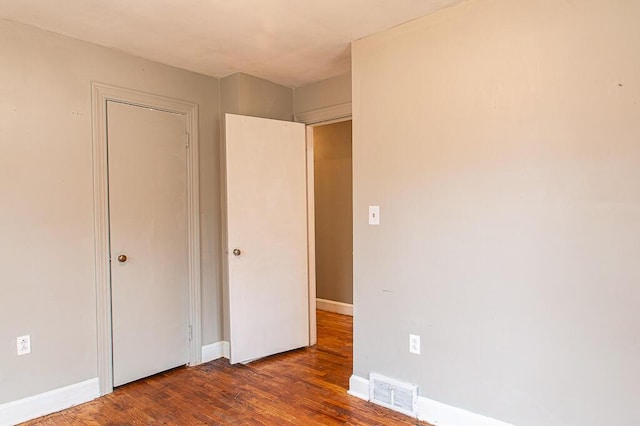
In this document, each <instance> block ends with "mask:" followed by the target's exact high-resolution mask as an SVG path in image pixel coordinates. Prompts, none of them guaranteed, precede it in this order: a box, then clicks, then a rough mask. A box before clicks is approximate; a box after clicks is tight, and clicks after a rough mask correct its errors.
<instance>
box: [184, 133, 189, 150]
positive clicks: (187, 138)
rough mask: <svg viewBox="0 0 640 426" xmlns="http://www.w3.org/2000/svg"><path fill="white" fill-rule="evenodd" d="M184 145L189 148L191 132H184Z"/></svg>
mask: <svg viewBox="0 0 640 426" xmlns="http://www.w3.org/2000/svg"><path fill="white" fill-rule="evenodd" d="M184 146H185V148H187V149H189V133H185V134H184Z"/></svg>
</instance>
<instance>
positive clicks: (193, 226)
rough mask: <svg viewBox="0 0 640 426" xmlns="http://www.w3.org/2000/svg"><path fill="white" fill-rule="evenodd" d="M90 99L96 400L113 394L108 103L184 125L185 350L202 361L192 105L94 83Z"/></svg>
mask: <svg viewBox="0 0 640 426" xmlns="http://www.w3.org/2000/svg"><path fill="white" fill-rule="evenodd" d="M91 94H92V103H93V105H92V106H93V111H92V124H93V191H94V238H95V271H96V299H97V300H96V305H97V313H96V315H97V320H96V322H97V329H98V379H99V381H100V394H102V395H104V394H107V393H110V392H112V391H113V348H112V340H111V271H110V267H109V263H110V261H109V216H108V205H109V202H108V177H107V173H108V170H107V116H106V114H107V102H108V101H114V102H120V103H126V104H129V105H135V106H141V107H145V108H153V109H158V110H161V111H168V112H172V113H177V114H182V115H184V116H185V119H186V125H187V132H188V133H189V149H188V150H187V220H188V223H187V229H188V231H187V232H188V238H189V246H188V250H189V254H188V256H189V319H190V323H191V335H192V340H191V342H190V345H189V365H196V364H199V363H200V362H201V355H202V352H201V346H202V345H201V340H202V335H201V321H202V313H201V312H202V308H201V283H200V281H201V278H200V183H199V182H200V178H199V174H200V172H199V160H198V158H199V149H198V147H199V138H198V105H197V104H194V103H191V102H185V101H181V100H177V99H171V98H167V97H163V96H158V95H153V94H148V93H143V92H138V91H135V90H130V89H124V88H121V87H116V86H109V85H106V84H101V83H96V82H92V83H91Z"/></svg>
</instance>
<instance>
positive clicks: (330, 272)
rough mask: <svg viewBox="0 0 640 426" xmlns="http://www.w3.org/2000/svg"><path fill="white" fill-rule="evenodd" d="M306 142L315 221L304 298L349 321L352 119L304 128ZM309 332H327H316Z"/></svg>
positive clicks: (351, 301)
mask: <svg viewBox="0 0 640 426" xmlns="http://www.w3.org/2000/svg"><path fill="white" fill-rule="evenodd" d="M307 138H308V152H309V154H310V157H311V158H310V159H309V160H308V165H309V174H310V175H312V176H310V177H312V179H310V180H312V182H310V184H309V186H310V187H311V188H310V190H312V191H313V203H310V204H313V205H310V206H309V209H310V214H311V215H312V216H313V221H314V222H315V226H314V230H313V232H312V233H310V234H312V235H310V241H309V245H310V249H312V250H313V251H314V256H313V257H312V258H315V260H313V261H312V262H313V264H312V265H310V266H311V268H313V270H314V271H313V272H314V273H313V275H312V276H314V277H315V289H313V288H312V289H311V292H310V298H314V299H315V300H313V302H315V305H316V306H315V308H316V309H318V310H320V311H325V312H331V313H337V314H342V315H349V316H353V190H352V186H353V185H352V182H353V173H352V120H351V118H350V117H347V118H344V119H340V120H335V121H331V122H324V123H319V124H315V125H310V126H308V129H307ZM314 313H315V312H314ZM315 323H316V322H315V321H312V325H313V326H315ZM314 332H315V333H316V336H317V333H327V332H330V330H329V329H326V328H325V329H323V330H321V329H320V327H317V329H316V330H311V334H312V335H313V334H314Z"/></svg>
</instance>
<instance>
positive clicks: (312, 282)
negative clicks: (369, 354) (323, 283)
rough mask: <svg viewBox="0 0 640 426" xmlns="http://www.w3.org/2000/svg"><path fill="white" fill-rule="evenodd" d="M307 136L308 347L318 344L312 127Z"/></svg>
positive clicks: (309, 127) (308, 129)
mask: <svg viewBox="0 0 640 426" xmlns="http://www.w3.org/2000/svg"><path fill="white" fill-rule="evenodd" d="M305 130H306V134H307V267H308V274H309V275H308V277H309V346H313V345H315V344H316V343H318V330H317V325H316V321H317V319H316V208H315V205H316V196H315V176H314V173H315V171H314V170H315V169H314V156H313V127H311V126H307V127H306V129H305Z"/></svg>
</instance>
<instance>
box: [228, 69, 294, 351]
mask: <svg viewBox="0 0 640 426" xmlns="http://www.w3.org/2000/svg"><path fill="white" fill-rule="evenodd" d="M226 113H229V114H240V115H249V116H252V117H261V118H271V119H274V120H284V121H293V89H291V88H288V87H285V86H281V85H279V84H276V83H273V82H271V81H268V80H264V79H261V78H258V77H254V76H252V75H248V74H244V73H236V74H232V75H230V76H228V77H225V78H223V79H222V80H220V122H221V127H220V141H221V142H220V170H221V199H222V201H221V204H220V205H221V217H222V224H221V230H222V232H221V233H222V239H221V250H222V253H223V256H224V258H223V260H222V271H223V273H222V275H223V300H224V310H223V318H224V339H225V340H227V341H228V340H229V309H228V307H229V299H228V292H227V290H228V275H227V257H226V256H227V255H226V251H227V236H226V228H227V226H226V216H227V214H226V211H227V210H226V179H225V176H226V168H225V127H224V115H225V114H226Z"/></svg>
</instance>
